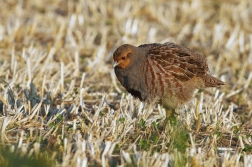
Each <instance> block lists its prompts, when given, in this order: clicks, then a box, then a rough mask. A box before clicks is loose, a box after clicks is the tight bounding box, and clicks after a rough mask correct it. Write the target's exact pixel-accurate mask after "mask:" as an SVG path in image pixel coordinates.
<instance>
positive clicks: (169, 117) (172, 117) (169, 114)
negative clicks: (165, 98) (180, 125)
mask: <svg viewBox="0 0 252 167" xmlns="http://www.w3.org/2000/svg"><path fill="white" fill-rule="evenodd" d="M165 111H166V118H165V120H164V122H163V129H164V128H165V127H166V125H167V124H168V122H170V123H171V124H173V125H176V124H177V117H176V116H177V113H176V111H175V109H171V108H166V109H165Z"/></svg>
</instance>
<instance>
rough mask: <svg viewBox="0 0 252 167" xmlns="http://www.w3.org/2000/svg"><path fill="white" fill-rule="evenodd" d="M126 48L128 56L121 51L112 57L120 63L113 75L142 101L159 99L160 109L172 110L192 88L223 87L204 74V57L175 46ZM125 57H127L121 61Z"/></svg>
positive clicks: (128, 46)
mask: <svg viewBox="0 0 252 167" xmlns="http://www.w3.org/2000/svg"><path fill="white" fill-rule="evenodd" d="M126 46H127V47H125V45H123V49H124V50H125V52H127V54H126V53H124V52H123V51H121V49H118V50H120V51H121V52H122V53H120V54H118V53H119V52H118V51H116V52H115V53H116V54H114V60H116V61H117V62H120V63H119V65H118V67H115V72H116V75H117V77H118V79H119V81H120V82H121V83H122V85H123V86H124V87H125V88H126V89H127V90H128V91H129V92H130V93H132V94H133V95H134V96H136V97H138V98H139V99H141V100H143V101H147V102H149V103H153V101H156V100H159V102H160V103H161V104H162V105H163V106H165V107H168V108H175V107H177V106H178V105H181V104H183V103H185V102H186V101H188V100H190V99H191V98H192V96H193V92H194V91H195V89H201V88H205V87H216V86H219V85H223V84H224V82H222V81H220V80H219V79H217V78H215V77H213V76H211V75H209V74H207V72H208V71H209V70H208V65H207V60H206V58H205V56H203V55H202V54H199V53H197V52H195V51H192V50H190V49H188V48H186V47H183V46H180V45H176V44H174V43H164V44H157V43H153V44H144V45H140V46H138V47H134V46H132V45H126ZM119 48H120V47H119ZM124 55H128V56H126V59H123V60H122V58H124V57H125V56H124ZM133 64H134V65H133ZM120 67H121V68H120Z"/></svg>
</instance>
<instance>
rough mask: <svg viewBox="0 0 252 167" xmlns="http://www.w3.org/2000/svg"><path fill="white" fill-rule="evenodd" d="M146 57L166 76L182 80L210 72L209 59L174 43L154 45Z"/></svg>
mask: <svg viewBox="0 0 252 167" xmlns="http://www.w3.org/2000/svg"><path fill="white" fill-rule="evenodd" d="M146 57H147V60H148V61H149V62H151V63H152V65H154V67H155V69H156V70H157V71H159V72H160V73H163V75H164V76H165V78H166V77H167V78H170V79H171V78H174V79H176V80H178V81H180V82H185V81H188V80H190V79H192V78H193V77H195V76H198V77H200V76H204V75H205V74H206V73H207V72H208V66H207V60H206V58H205V57H204V56H203V55H201V54H199V53H197V52H195V51H192V50H190V49H188V48H186V47H183V46H180V45H176V44H174V43H165V44H159V45H154V46H153V47H151V48H150V49H149V51H148V53H147V55H146Z"/></svg>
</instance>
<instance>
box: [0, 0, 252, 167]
mask: <svg viewBox="0 0 252 167" xmlns="http://www.w3.org/2000/svg"><path fill="white" fill-rule="evenodd" d="M0 10H1V14H0V80H1V82H0V99H1V101H0V131H1V135H0V137H1V142H0V143H1V149H0V166H16V165H17V164H19V166H34V164H36V166H39V165H42V166H87V165H88V166H119V165H120V166H156V167H157V166H197V167H198V166H249V165H251V164H252V155H251V152H252V145H251V144H252V139H251V136H252V126H251V121H252V120H251V112H252V103H251V102H252V84H251V79H252V66H251V63H252V29H251V27H252V2H251V0H241V1H238V0H230V1H227V0H225V1H221V2H219V1H216V0H215V1H211V0H206V1H203V0H202V1H201V0H191V1H189V0H180V1H175V0H170V1H165V0H157V1H155V2H154V1H150V0H141V1H133V0H132V1H116V0H111V1H99V0H79V1H77V0H76V1H64V0H54V1H49V0H45V1H38V0H35V1H34V0H33V1H32V0H26V1H22V0H20V1H15V0H7V1H0ZM168 41H171V42H175V43H178V44H182V45H184V46H187V47H189V48H193V49H195V50H198V51H199V52H201V53H204V54H205V55H206V56H207V59H208V62H209V66H210V67H209V68H210V72H211V73H212V74H214V75H215V76H217V77H218V78H220V79H221V80H223V81H225V82H226V85H225V86H222V87H220V88H218V89H215V88H210V89H205V90H200V91H199V92H197V93H196V96H195V99H194V100H192V102H190V103H188V104H187V105H186V106H182V107H181V108H179V109H178V110H177V112H178V113H179V114H178V116H177V117H176V118H171V120H170V122H169V123H168V124H167V126H161V124H162V121H163V120H164V118H165V111H164V109H162V107H160V106H156V107H154V108H152V109H150V108H147V107H145V106H144V104H142V103H140V102H139V101H138V100H137V99H133V98H132V97H131V96H130V95H128V94H127V93H126V92H125V90H124V89H123V88H122V87H121V85H120V84H119V82H118V81H117V80H116V78H115V75H114V72H113V70H112V57H111V56H112V53H113V51H114V50H115V49H116V47H118V46H120V45H121V44H123V43H130V44H133V45H140V44H143V43H151V42H159V43H163V42H168ZM16 162H17V164H15V163H16Z"/></svg>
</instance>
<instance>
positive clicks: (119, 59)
mask: <svg viewBox="0 0 252 167" xmlns="http://www.w3.org/2000/svg"><path fill="white" fill-rule="evenodd" d="M131 54H132V49H131V48H130V47H129V46H128V45H122V46H120V47H119V48H118V49H117V50H116V51H115V53H114V55H113V58H114V67H119V68H122V69H124V68H126V67H128V66H129V64H130V58H131Z"/></svg>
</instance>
